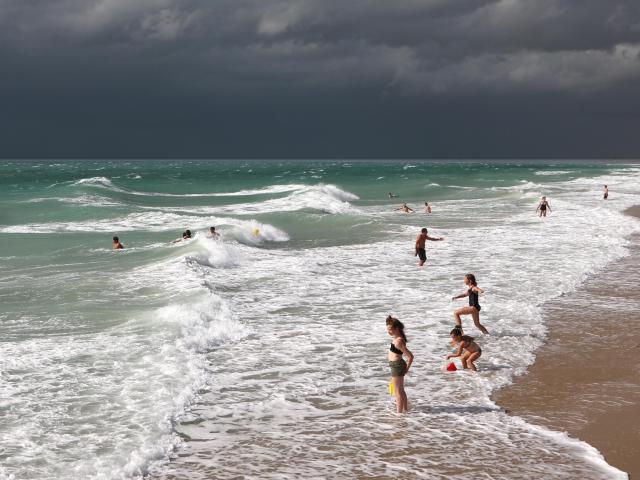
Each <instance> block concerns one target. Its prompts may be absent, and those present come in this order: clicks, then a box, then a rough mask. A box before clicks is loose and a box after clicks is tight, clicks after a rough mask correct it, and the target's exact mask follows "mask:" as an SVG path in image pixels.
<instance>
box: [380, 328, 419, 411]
mask: <svg viewBox="0 0 640 480" xmlns="http://www.w3.org/2000/svg"><path fill="white" fill-rule="evenodd" d="M386 323H387V333H388V334H389V335H391V336H392V337H393V341H392V342H391V346H390V347H389V352H388V353H387V360H389V368H390V369H391V382H392V383H393V394H394V395H395V397H396V412H397V413H405V412H407V411H408V410H409V402H408V400H407V394H406V392H405V391H404V376H405V375H406V374H407V373H408V372H409V368H410V367H411V364H412V363H413V353H411V350H409V349H408V348H407V336H406V335H405V334H404V324H403V323H402V322H401V321H400V320H398V319H397V318H394V317H392V316H391V315H389V316H388V317H387V320H386ZM403 355H406V356H407V359H408V361H405V360H404V358H402V356H403Z"/></svg>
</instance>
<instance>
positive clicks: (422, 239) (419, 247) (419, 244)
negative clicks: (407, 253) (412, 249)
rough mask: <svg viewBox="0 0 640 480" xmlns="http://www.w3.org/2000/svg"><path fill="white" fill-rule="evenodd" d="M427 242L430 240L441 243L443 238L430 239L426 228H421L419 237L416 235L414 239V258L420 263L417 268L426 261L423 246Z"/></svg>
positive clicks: (425, 251) (425, 252)
mask: <svg viewBox="0 0 640 480" xmlns="http://www.w3.org/2000/svg"><path fill="white" fill-rule="evenodd" d="M427 240H431V241H432V242H441V241H442V240H444V237H440V238H433V237H430V236H429V235H428V234H427V229H426V228H423V229H422V230H421V231H420V235H418V238H416V253H415V256H416V257H418V258H419V259H420V263H418V266H419V267H422V266H423V265H424V262H426V261H427V250H426V249H425V244H426V243H427Z"/></svg>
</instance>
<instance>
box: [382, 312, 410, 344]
mask: <svg viewBox="0 0 640 480" xmlns="http://www.w3.org/2000/svg"><path fill="white" fill-rule="evenodd" d="M386 322H387V333H388V334H389V335H391V336H395V335H400V336H401V337H402V339H403V340H404V341H405V342H406V341H407V336H406V335H405V334H404V323H402V322H401V321H400V320H398V319H397V318H395V317H392V316H391V315H389V316H388V317H387V320H386Z"/></svg>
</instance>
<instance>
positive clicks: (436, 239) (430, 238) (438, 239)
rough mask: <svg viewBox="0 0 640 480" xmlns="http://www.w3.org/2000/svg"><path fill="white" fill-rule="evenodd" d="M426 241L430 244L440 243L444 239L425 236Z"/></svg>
mask: <svg viewBox="0 0 640 480" xmlns="http://www.w3.org/2000/svg"><path fill="white" fill-rule="evenodd" d="M427 240H431V241H432V242H441V241H442V240H444V237H440V238H434V237H430V236H429V235H427Z"/></svg>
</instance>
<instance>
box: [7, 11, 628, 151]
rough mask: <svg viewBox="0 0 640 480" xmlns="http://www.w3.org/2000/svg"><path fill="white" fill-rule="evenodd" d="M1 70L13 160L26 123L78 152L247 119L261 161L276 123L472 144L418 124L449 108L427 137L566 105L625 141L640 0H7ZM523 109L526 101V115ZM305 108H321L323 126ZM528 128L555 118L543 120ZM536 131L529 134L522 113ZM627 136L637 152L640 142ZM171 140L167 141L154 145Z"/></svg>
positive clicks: (233, 147) (310, 140)
mask: <svg viewBox="0 0 640 480" xmlns="http://www.w3.org/2000/svg"><path fill="white" fill-rule="evenodd" d="M0 68H2V69H3V72H2V73H3V74H2V75H0V100H1V101H3V105H4V106H5V108H4V112H3V113H2V114H0V116H2V115H3V116H4V118H2V117H0V125H2V126H3V128H9V129H11V130H12V131H15V138H5V139H4V144H3V143H2V141H0V155H6V153H5V152H3V151H2V148H3V147H4V148H5V149H6V150H7V151H17V152H20V151H21V149H24V148H25V145H26V146H27V147H29V148H32V147H33V145H29V142H28V140H27V139H28V138H29V134H28V133H26V132H28V131H29V130H30V129H31V130H33V125H38V121H40V122H41V123H42V124H46V125H47V128H51V129H52V133H51V134H50V135H47V140H46V142H45V141H43V143H42V145H41V146H39V147H38V148H40V150H39V151H44V152H46V151H47V149H46V148H45V147H46V146H47V145H49V146H51V148H54V147H53V146H57V147H56V148H59V147H60V145H66V146H67V148H71V147H68V145H69V144H70V143H71V141H72V140H71V139H72V138H73V135H70V134H69V131H70V130H73V129H75V131H82V132H84V133H83V135H84V137H83V138H84V139H83V141H82V142H81V143H82V145H83V148H86V149H89V150H90V149H91V145H92V144H91V142H89V139H90V138H93V139H94V143H95V145H97V147H96V148H97V149H98V150H100V149H102V150H100V151H106V150H105V144H106V143H108V142H109V141H113V142H115V143H114V145H116V146H117V145H120V146H121V147H122V148H125V147H126V148H127V149H129V150H131V151H135V152H139V151H144V148H143V147H142V146H137V145H138V143H136V142H139V143H140V144H143V143H145V142H146V143H148V142H149V141H150V140H149V138H146V137H145V138H142V135H141V134H140V133H138V134H137V135H138V137H137V138H138V140H136V139H135V138H134V133H132V132H133V131H136V132H140V130H141V129H146V132H147V133H148V132H150V131H153V132H156V133H157V134H158V135H160V133H158V132H171V133H172V134H175V135H182V138H183V140H181V142H179V143H180V145H183V146H185V145H186V146H190V145H191V146H193V145H199V147H198V149H197V152H198V155H201V154H204V153H203V152H207V151H213V152H216V151H218V152H220V151H224V152H227V153H229V152H235V151H238V152H239V151H243V150H242V149H243V148H246V142H245V141H244V140H243V139H235V140H230V138H231V137H233V136H234V135H236V133H235V132H232V131H231V130H232V129H233V128H242V126H243V125H246V126H247V128H248V129H249V131H248V132H247V135H248V136H249V137H251V138H254V139H258V138H260V139H262V140H260V141H257V140H256V142H257V144H259V145H263V146H265V145H266V146H265V147H264V148H263V150H260V149H259V148H258V147H256V149H257V150H251V152H252V153H251V155H254V154H257V152H260V151H268V148H267V147H268V146H269V145H271V144H270V143H269V142H270V141H271V140H270V139H274V140H273V142H274V144H273V145H272V147H273V151H274V152H276V151H277V152H278V155H280V154H282V152H283V151H286V149H285V148H284V147H283V146H282V145H280V143H282V142H285V140H284V139H283V138H289V137H280V136H279V135H280V134H279V133H278V132H275V131H272V129H271V127H269V128H266V127H264V126H263V123H262V122H273V124H274V125H281V126H282V128H283V129H288V130H289V131H290V132H296V133H297V134H298V135H300V139H299V142H300V147H299V149H297V150H296V149H294V150H295V151H296V152H301V151H304V147H303V145H306V146H309V148H310V149H311V150H313V151H315V152H326V151H327V150H326V149H325V145H324V143H322V142H320V143H318V142H317V141H316V139H315V138H314V132H315V130H318V129H320V130H323V129H324V131H327V132H328V133H327V139H328V140H327V141H328V142H331V141H332V140H331V139H334V140H335V141H336V142H337V143H336V149H335V151H336V152H339V151H342V150H344V151H348V152H351V153H352V152H353V151H356V150H357V149H356V148H355V147H353V149H352V148H351V146H349V147H348V145H347V144H350V142H351V140H349V138H348V136H345V135H343V133H342V131H343V129H344V130H349V129H351V130H352V131H359V132H360V133H359V134H354V139H353V140H352V142H353V143H354V145H356V144H357V145H361V142H363V141H365V139H366V138H369V136H368V135H367V134H366V133H367V132H369V131H371V132H376V133H374V136H375V135H378V137H380V135H379V132H380V131H384V132H385V134H388V135H389V138H388V139H382V138H377V139H376V140H375V142H378V147H377V148H374V147H373V146H371V148H368V149H365V150H366V151H367V152H369V153H376V152H382V151H385V152H390V151H392V150H393V148H392V147H394V148H398V145H401V146H405V145H406V146H407V151H408V152H444V151H456V152H458V154H459V153H460V152H462V151H464V149H462V150H459V149H456V148H457V147H456V148H453V146H452V143H451V142H449V141H446V139H435V138H433V137H431V138H429V139H428V141H427V140H425V139H417V138H413V137H412V136H411V135H409V133H407V132H411V134H412V135H416V136H419V135H420V133H419V132H420V129H416V128H415V127H414V126H413V125H411V126H409V125H408V123H409V122H413V121H417V122H420V121H422V119H423V118H425V117H429V116H430V115H431V114H432V113H434V112H437V115H438V118H439V119H440V120H441V121H442V124H443V125H447V128H446V129H445V128H441V126H439V125H436V124H430V131H432V132H434V131H437V132H441V133H442V134H443V135H445V136H446V135H447V133H446V132H448V131H456V120H455V119H458V118H465V119H467V120H465V121H468V122H472V123H473V124H474V126H477V125H476V124H477V123H482V122H483V117H482V116H477V115H475V113H474V112H476V111H483V112H486V111H488V110H490V111H491V112H492V113H491V114H492V115H494V116H495V118H496V119H499V120H496V125H495V128H496V129H497V130H496V131H498V130H500V129H502V128H511V127H510V126H511V125H515V124H517V122H515V123H514V121H513V118H512V116H514V115H518V113H516V112H521V111H522V108H527V109H532V108H533V109H537V108H542V109H543V111H545V110H544V108H548V109H549V111H552V112H556V111H557V109H558V108H560V107H559V105H562V112H561V113H559V118H560V117H562V118H564V119H565V121H569V120H567V119H570V118H574V117H575V118H577V116H579V115H584V114H587V115H589V116H590V120H589V121H588V122H584V123H579V122H578V123H576V125H580V124H582V125H587V124H588V125H590V127H589V128H592V127H591V126H593V125H597V121H596V120H594V119H595V118H601V119H602V120H601V121H602V124H603V128H605V129H606V128H608V125H614V124H615V125H616V129H615V130H616V131H617V132H618V133H619V134H620V132H627V129H625V128H624V127H623V125H624V121H622V120H619V119H620V118H626V119H627V120H625V121H628V122H631V119H630V118H629V116H630V113H629V110H628V108H627V107H625V105H634V104H635V102H636V100H637V99H638V98H640V91H639V89H638V87H636V85H637V81H638V80H639V79H640V5H639V4H638V2H637V1H631V0H610V1H602V0H536V1H528V0H455V1H452V0H405V1H402V2H390V1H388V0H350V1H344V0H298V1H291V0H135V1H132V0H0ZM594 97H598V98H606V99H608V100H609V102H611V105H605V104H602V103H596V102H594V101H593V98H594ZM532 98H535V101H531V99H532ZM585 102H586V103H585ZM512 105H520V107H521V108H520V109H517V110H511V106H512ZM543 107H544V108H543ZM603 109H605V110H606V111H607V113H606V120H605V116H604V114H603V113H602V112H603ZM623 110H624V113H622V111H623ZM285 112H286V113H287V114H288V115H289V116H290V119H287V118H286V115H285ZM151 116H153V118H151ZM337 116H340V117H341V118H342V121H338V120H336V117H337ZM612 116H613V117H615V118H616V119H617V120H616V121H615V122H613V121H611V118H612ZM631 116H633V114H631ZM88 117H91V118H92V119H91V121H89V122H87V118H88ZM248 117H251V119H252V121H247V118H248ZM34 119H39V120H38V121H36V120H34ZM81 119H82V120H81ZM300 119H304V121H307V120H308V119H312V120H310V123H309V124H308V126H309V129H308V130H307V129H305V128H304V127H303V126H302V125H301V120H300ZM529 121H530V122H531V124H532V125H534V124H536V122H542V120H541V116H538V117H531V118H530V119H529ZM200 122H209V123H210V126H211V127H212V128H213V129H214V130H215V132H216V133H215V134H213V133H210V131H211V129H209V130H207V129H200V125H199V123H200ZM296 122H297V123H296ZM329 122H333V124H332V125H329V124H328V123H329ZM620 122H622V123H620ZM312 125H315V126H316V127H317V128H316V129H314V128H312V127H311V126H312ZM338 125H339V126H338ZM30 126H31V127H30ZM356 126H357V128H356ZM367 126H368V127H367ZM487 128H489V127H488V126H486V125H482V128H480V129H479V130H478V131H484V132H485V134H484V136H482V135H480V133H478V135H476V136H475V137H473V136H472V137H469V140H468V141H469V142H470V145H473V142H474V141H475V142H476V144H478V145H481V146H482V148H484V149H485V150H486V151H489V150H491V151H495V152H508V151H514V149H515V150H517V147H518V145H524V144H526V143H527V142H526V141H524V140H523V134H518V135H513V141H512V142H511V143H509V142H507V143H505V145H506V147H509V148H506V147H505V150H504V151H503V150H500V148H493V147H491V148H489V146H488V145H487V144H486V143H485V141H484V140H482V141H481V139H482V138H484V139H487V138H494V137H495V138H497V137H500V138H502V137H501V136H500V135H498V134H497V133H495V132H492V131H489V130H487ZM56 129H57V130H56ZM97 129H100V130H101V131H100V132H98V131H97ZM521 129H522V131H525V130H527V127H526V125H525V124H524V123H523V124H522V125H521ZM55 131H59V134H58V135H56V133H55ZM116 131H117V132H118V134H117V135H115V134H113V135H110V134H109V132H116ZM181 132H182V133H181ZM194 132H199V133H198V134H196V133H194ZM267 132H270V133H271V134H268V133H267ZM456 133H459V131H458V132H456ZM407 135H409V136H407ZM452 135H453V134H452ZM611 135H612V137H611V138H615V135H616V133H615V132H614V131H613V130H612V133H611ZM624 135H625V137H624V145H632V144H633V145H634V148H635V143H634V142H633V141H632V140H630V138H631V136H630V135H629V134H628V133H625V134H624ZM209 136H210V137H209ZM114 137H116V139H114ZM43 138H44V137H43ZM234 138H235V137H234ZM120 139H122V143H118V142H119V141H120ZM187 139H189V140H187ZM394 139H395V140H394ZM288 141H289V142H291V139H289V140H288ZM548 141H549V145H550V150H549V151H554V150H553V148H555V147H558V145H560V144H561V143H562V142H564V141H565V140H564V139H562V138H559V137H555V136H553V135H551V134H550V135H549V136H548ZM570 141H571V139H570V138H567V139H566V142H570ZM278 142H280V143H278ZM372 142H373V141H372ZM375 142H373V143H375ZM478 142H479V143H478ZM325 143H326V142H325ZM606 143H607V144H611V145H615V142H614V141H613V140H612V141H611V142H606ZM291 144H292V143H291ZM225 145H226V147H225ZM372 145H373V144H372ZM509 145H511V146H509ZM553 146H555V147H553ZM276 147H277V148H276ZM347 147H348V148H347ZM552 147H553V148H552ZM639 147H640V145H639ZM33 148H35V147H33ZM114 148H115V147H114ZM185 148H186V147H185ZM216 148H217V149H218V150H216ZM469 148H470V150H469V151H470V152H474V151H475V150H474V149H473V148H471V146H470V147H469ZM527 148H529V151H532V149H533V146H529V147H527ZM536 148H537V145H536ZM563 148H564V147H563ZM341 149H342V150H341ZM447 149H449V150H447ZM492 149H493V150H492ZM27 150H28V149H27ZM168 150H171V146H170V145H169V146H165V147H162V148H160V147H158V148H156V149H155V150H154V151H155V152H157V151H168ZM557 150H558V151H562V152H564V153H566V152H567V151H570V150H571V149H570V148H569V147H566V149H561V148H559V147H558V148H557ZM74 151H75V150H74ZM109 151H111V150H109ZM116 151H117V149H116ZM172 151H173V152H174V154H175V152H179V148H176V149H174V150H172ZM194 151H195V150H194ZM362 151H364V150H362ZM351 153H349V154H351ZM564 153H563V154H564Z"/></svg>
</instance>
